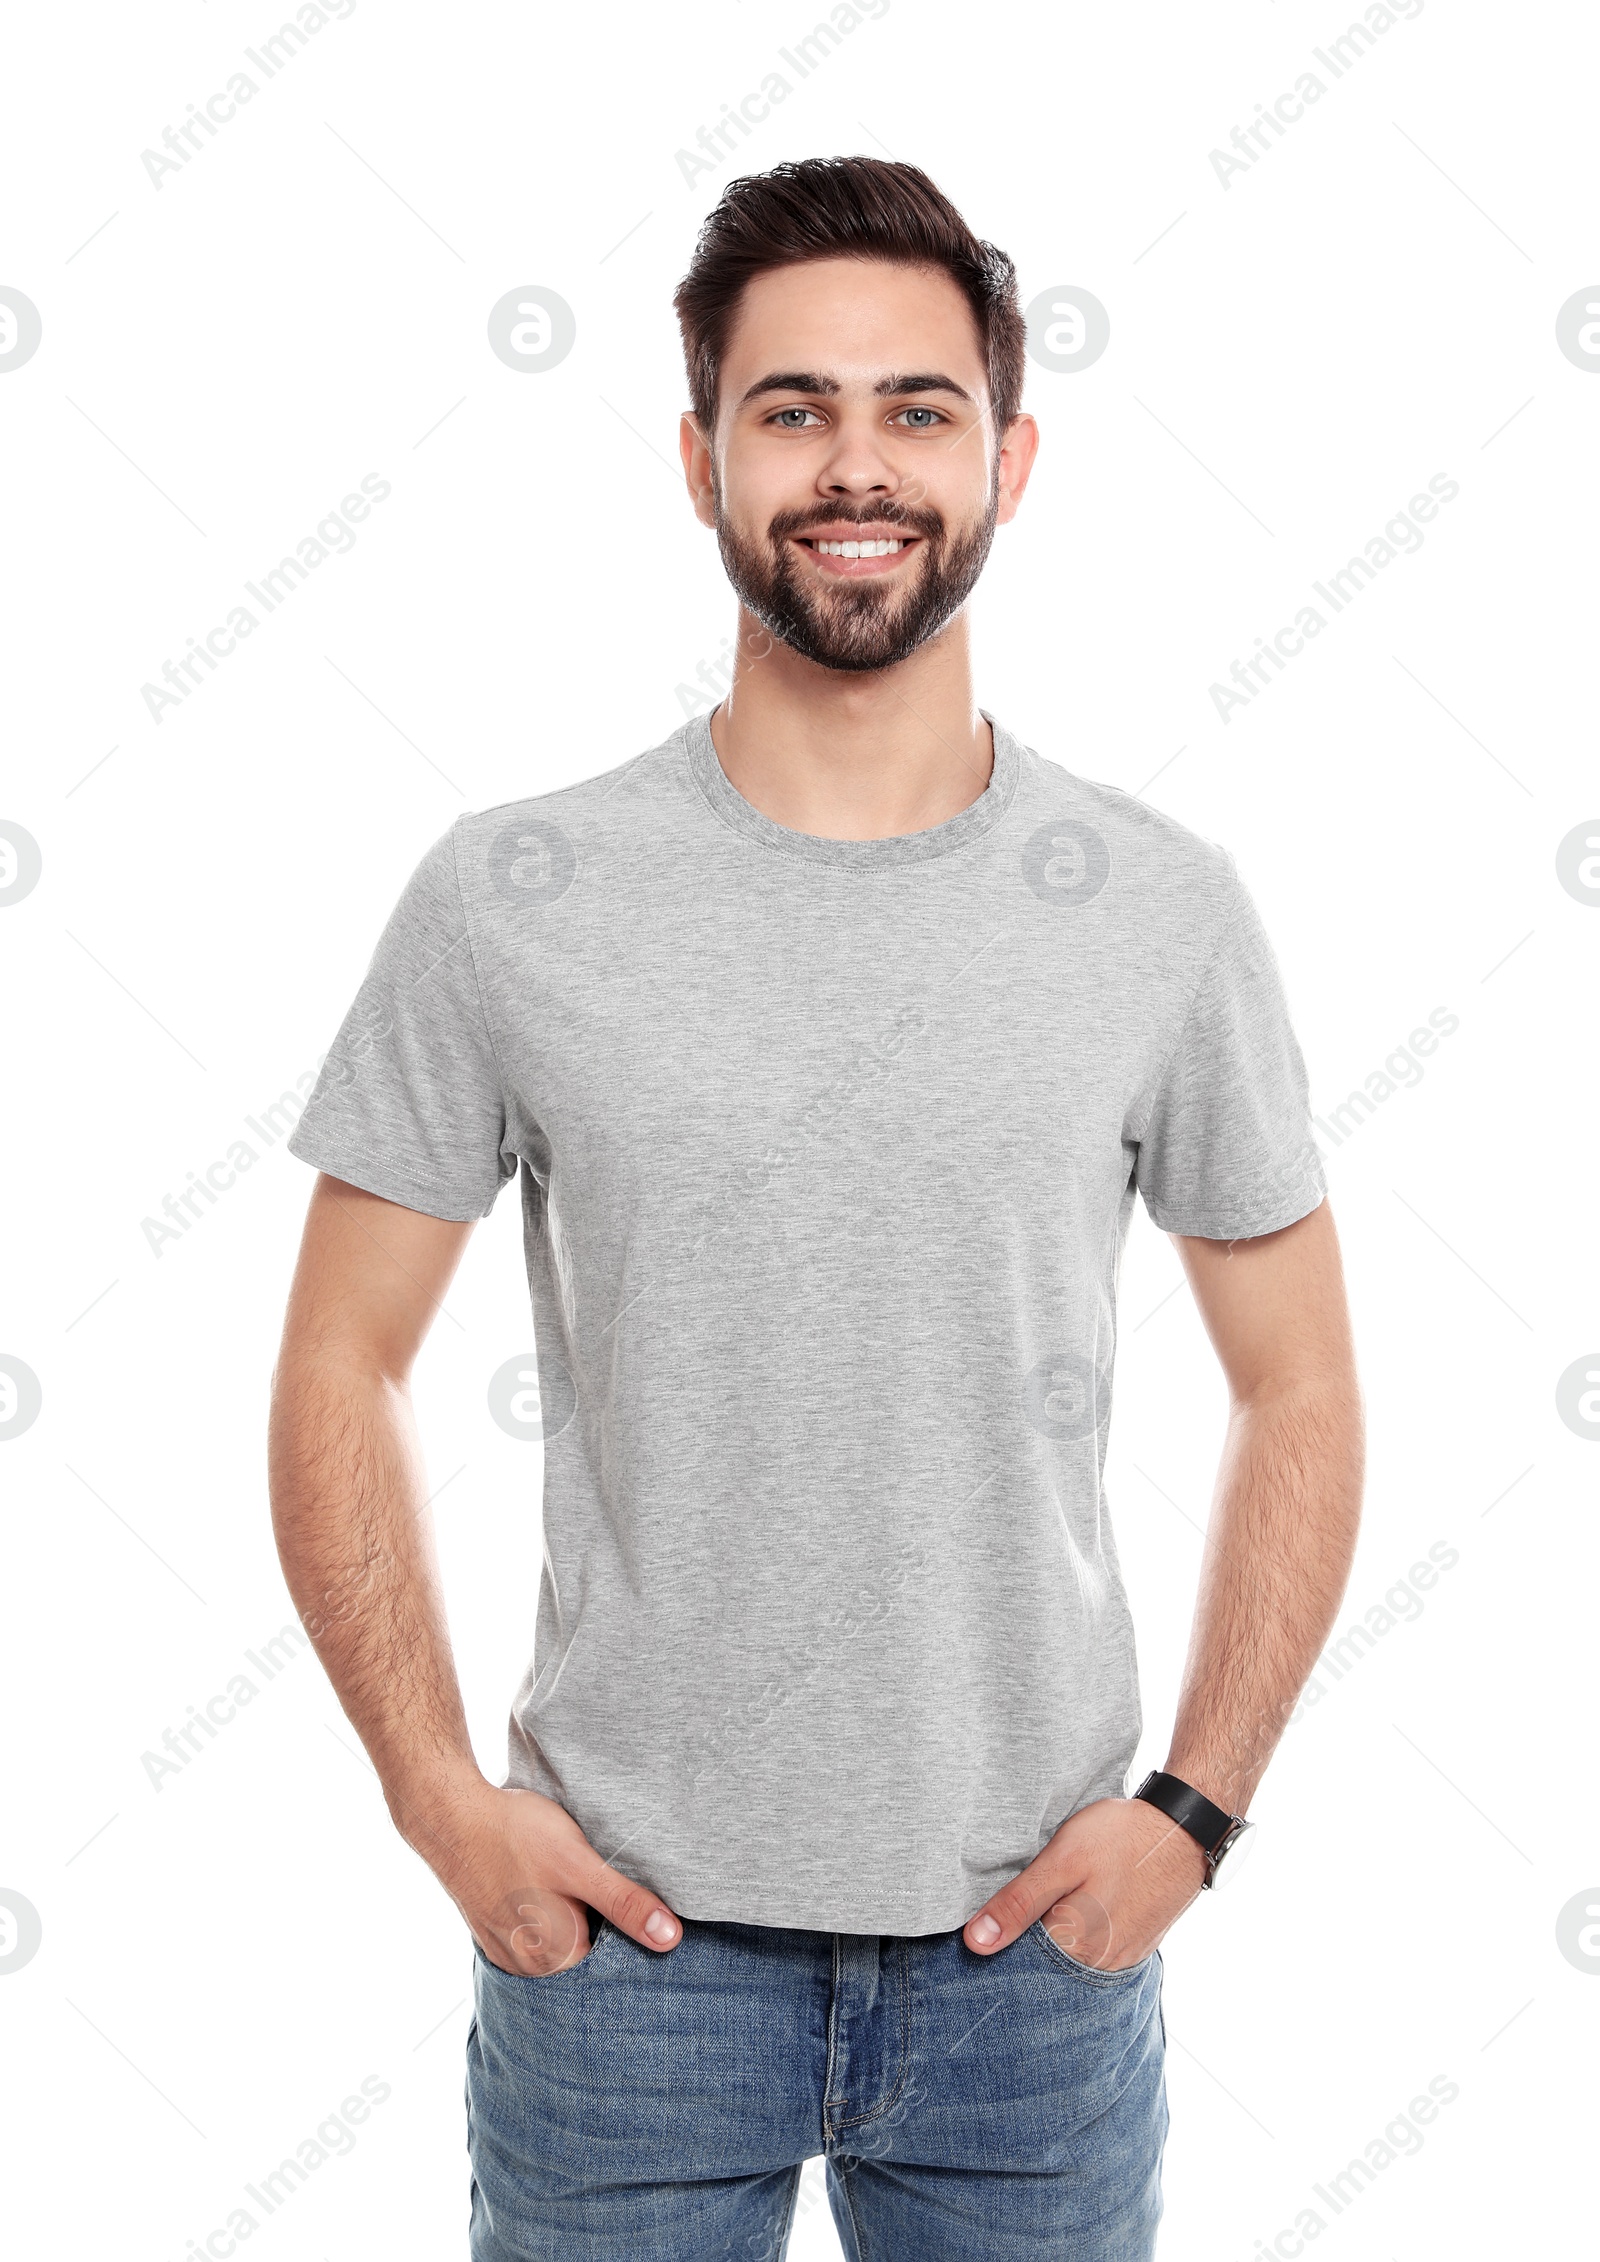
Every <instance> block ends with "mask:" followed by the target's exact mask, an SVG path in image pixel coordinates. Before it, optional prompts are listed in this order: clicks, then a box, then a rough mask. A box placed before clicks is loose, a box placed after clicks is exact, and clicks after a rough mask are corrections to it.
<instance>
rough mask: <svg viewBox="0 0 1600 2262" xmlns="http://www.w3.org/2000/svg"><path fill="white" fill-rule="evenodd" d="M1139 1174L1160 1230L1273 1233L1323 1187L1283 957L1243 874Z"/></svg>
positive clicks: (1159, 1095)
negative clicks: (1281, 970) (1243, 881)
mask: <svg viewBox="0 0 1600 2262" xmlns="http://www.w3.org/2000/svg"><path fill="white" fill-rule="evenodd" d="M1135 1175H1136V1177H1137V1179H1138V1184H1139V1191H1140V1192H1141V1193H1142V1194H1143V1196H1144V1201H1145V1207H1146V1209H1148V1211H1149V1212H1150V1215H1151V1217H1152V1218H1153V1219H1154V1220H1155V1222H1156V1224H1157V1225H1158V1226H1159V1227H1160V1228H1161V1230H1162V1232H1164V1233H1187V1234H1193V1235H1196V1236H1198V1237H1199V1238H1200V1239H1202V1240H1207V1241H1244V1240H1248V1239H1250V1238H1251V1237H1252V1236H1253V1235H1255V1234H1258V1233H1275V1232H1277V1231H1278V1230H1279V1229H1280V1227H1282V1226H1285V1225H1293V1224H1294V1222H1295V1220H1296V1219H1297V1218H1302V1217H1305V1216H1307V1215H1308V1214H1309V1213H1310V1212H1311V1211H1312V1210H1314V1209H1315V1208H1316V1207H1317V1205H1318V1203H1319V1202H1321V1200H1322V1199H1323V1197H1324V1195H1325V1194H1326V1193H1327V1190H1328V1182H1327V1178H1326V1176H1325V1174H1324V1172H1323V1168H1322V1158H1321V1156H1320V1155H1319V1154H1318V1152H1317V1148H1316V1144H1315V1142H1314V1140H1313V1139H1312V1136H1311V1102H1310V1092H1309V1087H1308V1085H1307V1081H1306V1064H1305V1061H1304V1059H1303V1057H1302V1056H1301V1052H1300V1047H1299V1045H1298V1044H1297V1043H1296V1041H1295V1034H1294V1030H1293V1028H1292V1027H1291V1026H1290V1022H1289V1008H1288V1004H1287V1001H1286V1000H1285V997H1284V993H1283V981H1282V977H1281V975H1280V974H1279V971H1278V962H1277V959H1276V957H1275V956H1274V954H1273V949H1272V945H1271V943H1270V942H1269V941H1268V940H1267V935H1266V931H1265V929H1264V928H1263V927H1262V924H1261V920H1260V918H1259V916H1258V914H1257V912H1256V908H1255V905H1254V904H1253V903H1252V902H1251V900H1250V897H1249V895H1248V893H1247V892H1246V890H1245V889H1244V887H1243V886H1242V885H1241V884H1240V882H1239V880H1238V878H1237V875H1235V877H1234V882H1233V894H1232V900H1231V906H1230V908H1229V909H1228V911H1227V912H1226V913H1225V914H1224V917H1223V921H1222V925H1221V928H1220V931H1219V933H1218V935H1217V939H1216V942H1215V944H1214V946H1213V948H1212V950H1211V953H1210V956H1209V959H1208V961H1207V964H1206V967H1205V970H1204V972H1203V973H1202V975H1201V977H1200V980H1199V983H1198V985H1197V987H1196V989H1195V993H1194V996H1193V998H1192V1000H1191V1001H1190V1004H1189V1008H1188V1012H1187V1015H1186V1017H1185V1020H1184V1023H1183V1027H1182V1029H1181V1030H1180V1032H1179V1035H1178V1038H1177V1042H1176V1044H1175V1045H1174V1047H1173V1049H1172V1052H1171V1054H1170V1057H1169V1058H1168V1059H1167V1061H1166V1062H1165V1064H1164V1066H1163V1068H1162V1070H1161V1072H1160V1079H1159V1082H1158V1084H1157V1088H1156V1091H1155V1096H1154V1099H1153V1101H1152V1103H1151V1106H1150V1110H1149V1116H1148V1120H1147V1121H1146V1123H1145V1125H1144V1127H1143V1130H1142V1131H1141V1132H1140V1134H1139V1139H1138V1161H1137V1164H1136V1166H1135Z"/></svg>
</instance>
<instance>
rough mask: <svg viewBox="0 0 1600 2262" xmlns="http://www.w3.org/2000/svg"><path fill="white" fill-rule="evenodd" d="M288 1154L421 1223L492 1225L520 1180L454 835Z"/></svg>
mask: <svg viewBox="0 0 1600 2262" xmlns="http://www.w3.org/2000/svg"><path fill="white" fill-rule="evenodd" d="M288 1145H289V1152H290V1153H291V1154H295V1155H298V1156H299V1157H300V1159H301V1161H302V1162H308V1163H311V1164H312V1165H313V1166H314V1168H316V1169H318V1170H325V1171H327V1172H328V1173H329V1174H330V1175H331V1176H332V1177H335V1178H343V1179H346V1180H348V1181H349V1183H350V1184H351V1185H352V1186H360V1187H363V1188H365V1190H366V1191H367V1192H368V1193H369V1194H381V1195H382V1196H383V1197H384V1199H385V1200H386V1201H391V1202H398V1203H400V1204H401V1205H402V1206H403V1207H404V1208H406V1209H412V1210H422V1211H424V1212H426V1214H427V1215H428V1216H430V1217H442V1218H452V1219H457V1220H462V1221H464V1220H466V1219H469V1218H479V1217H487V1216H488V1214H489V1212H490V1210H491V1209H493V1207H494V1203H495V1197H496V1196H497V1194H498V1193H499V1191H500V1188H501V1186H502V1185H503V1184H504V1183H505V1181H506V1179H508V1178H510V1177H513V1176H514V1175H515V1173H516V1168H517V1156H516V1153H515V1151H514V1149H513V1147H512V1145H511V1140H510V1134H509V1131H508V1125H507V1114H506V1107H505V1098H504V1088H503V1085H502V1082H501V1077H500V1069H499V1063H498V1061H497V1059H496V1057H495V1050H494V1044H493V1040H492V1038H491V1036H490V1033H489V1027H488V1023H487V1021H486V1020H485V1017H484V1010H483V1000H482V997H481V995H480V993H479V989H478V977H477V971H476V968H475V966H474V964H473V956H472V939H471V936H470V935H469V933H468V931H467V922H466V914H465V912H464V910H463V908H462V902H461V889H460V885H459V883H458V880H457V877H456V858H455V839H454V831H453V829H452V831H451V832H447V833H445V834H444V835H443V836H442V838H440V839H439V840H437V841H435V842H434V844H433V846H432V848H430V849H429V851H428V853H427V855H426V856H424V858H423V859H422V862H421V863H420V864H419V865H418V866H417V868H416V870H415V871H414V872H413V873H412V875H411V878H410V879H409V880H408V881H407V882H406V885H405V889H404V891H403V892H402V894H401V897H400V900H399V902H398V903H397V904H396V905H395V907H394V910H393V911H392V912H391V914H390V916H389V922H388V925H387V926H386V927H385V928H384V930H383V933H382V935H381V937H380V938H379V941H378V947H377V949H376V950H375V951H374V953H373V956H372V963H371V965H370V966H369V967H368V968H367V973H366V978H365V980H364V981H363V982H362V984H361V987H360V989H359V990H358V991H357V993H356V997H355V1002H354V1003H353V1004H352V1006H351V1008H350V1010H349V1012H348V1013H347V1014H346V1015H345V1017H344V1020H343V1022H342V1024H341V1025H340V1029H339V1033H338V1035H337V1036H336V1037H335V1038H334V1040H333V1044H332V1047H331V1048H330V1050H329V1052H328V1055H327V1058H326V1059H325V1060H324V1061H323V1063H322V1067H321V1070H320V1072H319V1074H318V1077H317V1081H316V1085H315V1087H314V1089H313V1091H312V1094H311V1097H310V1099H309V1100H308V1101H307V1102H306V1106H305V1112H304V1114H303V1115H302V1116H301V1118H300V1121H299V1122H298V1123H297V1124H296V1126H295V1128H294V1131H293V1133H292V1134H291V1136H290V1138H289V1142H288Z"/></svg>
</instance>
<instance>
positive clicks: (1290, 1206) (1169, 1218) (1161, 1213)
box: [1145, 1187, 1328, 1241]
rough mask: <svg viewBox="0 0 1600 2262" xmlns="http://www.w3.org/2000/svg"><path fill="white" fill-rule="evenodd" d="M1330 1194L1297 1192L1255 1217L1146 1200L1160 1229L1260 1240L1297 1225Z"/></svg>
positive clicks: (1200, 1237)
mask: <svg viewBox="0 0 1600 2262" xmlns="http://www.w3.org/2000/svg"><path fill="white" fill-rule="evenodd" d="M1327 1198H1328V1190H1327V1188H1326V1187H1323V1188H1322V1190H1321V1191H1320V1193H1318V1194H1316V1195H1314V1196H1313V1197H1312V1199H1311V1200H1310V1201H1306V1200H1304V1199H1303V1198H1302V1197H1300V1196H1298V1195H1297V1196H1296V1197H1295V1199H1294V1200H1293V1201H1291V1202H1288V1203H1286V1204H1285V1205H1284V1207H1283V1208H1281V1209H1277V1210H1266V1211H1263V1212H1261V1213H1259V1214H1257V1215H1255V1216H1253V1217H1249V1218H1238V1217H1222V1216H1219V1215H1217V1214H1216V1213H1212V1214H1211V1215H1209V1216H1205V1217H1191V1216H1187V1215H1184V1214H1181V1213H1179V1212H1177V1211H1173V1210H1167V1209H1159V1210H1158V1209H1156V1208H1155V1207H1154V1206H1153V1204H1151V1203H1150V1202H1148V1201H1147V1202H1146V1203H1145V1208H1146V1209H1147V1210H1148V1211H1149V1214H1150V1221H1151V1223H1152V1224H1153V1225H1154V1226H1155V1227H1156V1229H1157V1230H1158V1231H1159V1232H1162V1233H1178V1234H1182V1235H1183V1236H1184V1238H1185V1239H1187V1240H1192V1241H1258V1240H1260V1238H1261V1236H1262V1235H1263V1234H1266V1233H1281V1232H1282V1231H1283V1229H1284V1227H1285V1226H1286V1225H1298V1224H1299V1222H1300V1220H1301V1218H1303V1217H1309V1216H1310V1215H1311V1213H1312V1211H1313V1210H1318V1209H1320V1208H1321V1207H1322V1205H1323V1203H1324V1202H1325V1201H1326V1200H1327Z"/></svg>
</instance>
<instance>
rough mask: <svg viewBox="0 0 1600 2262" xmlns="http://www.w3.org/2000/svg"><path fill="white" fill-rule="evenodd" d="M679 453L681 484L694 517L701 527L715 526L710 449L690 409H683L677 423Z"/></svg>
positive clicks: (714, 496) (714, 501)
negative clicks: (685, 488) (682, 478)
mask: <svg viewBox="0 0 1600 2262" xmlns="http://www.w3.org/2000/svg"><path fill="white" fill-rule="evenodd" d="M678 453H679V455H680V456H681V457H682V459H683V476H684V481H685V484H686V485H687V487H688V489H689V500H690V502H691V503H693V505H694V515H695V517H696V518H697V519H698V520H699V521H700V523H701V525H702V526H715V525H716V523H717V504H716V490H715V486H714V482H713V473H714V465H713V462H712V456H711V446H710V443H709V441H708V440H707V439H706V436H705V434H704V433H703V432H702V431H701V429H700V422H699V419H698V418H697V417H696V415H695V414H694V411H693V410H692V409H685V410H684V412H683V415H682V416H681V417H680V418H679V420H678Z"/></svg>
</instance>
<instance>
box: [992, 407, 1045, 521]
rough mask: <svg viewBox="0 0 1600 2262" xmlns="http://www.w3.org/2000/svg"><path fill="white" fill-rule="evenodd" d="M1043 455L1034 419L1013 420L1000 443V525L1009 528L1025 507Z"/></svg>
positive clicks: (998, 518)
mask: <svg viewBox="0 0 1600 2262" xmlns="http://www.w3.org/2000/svg"><path fill="white" fill-rule="evenodd" d="M1038 453H1039V427H1038V425H1037V424H1036V423H1035V422H1034V420H1033V418H1032V417H1031V416H1018V417H1015V418H1013V420H1012V422H1011V424H1010V425H1009V426H1008V428H1007V431H1006V436H1005V438H1004V439H1003V440H1002V441H1001V443H1000V462H999V467H998V468H999V484H1000V508H999V512H998V515H997V520H996V523H997V524H998V525H1001V526H1006V525H1009V523H1010V522H1011V520H1012V519H1014V518H1015V517H1016V515H1017V512H1018V510H1019V509H1020V508H1021V505H1022V498H1023V495H1024V494H1025V493H1026V491H1027V486H1028V480H1029V478H1030V476H1031V475H1032V472H1033V466H1034V461H1035V459H1036V458H1037V456H1038Z"/></svg>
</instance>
